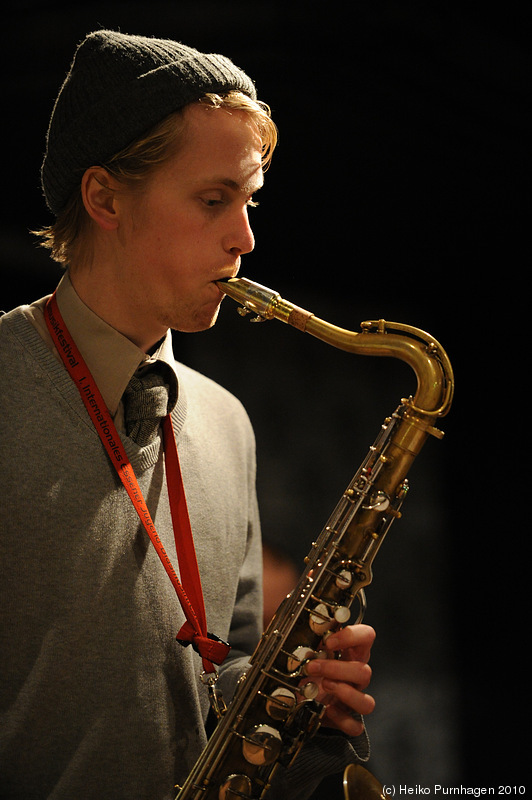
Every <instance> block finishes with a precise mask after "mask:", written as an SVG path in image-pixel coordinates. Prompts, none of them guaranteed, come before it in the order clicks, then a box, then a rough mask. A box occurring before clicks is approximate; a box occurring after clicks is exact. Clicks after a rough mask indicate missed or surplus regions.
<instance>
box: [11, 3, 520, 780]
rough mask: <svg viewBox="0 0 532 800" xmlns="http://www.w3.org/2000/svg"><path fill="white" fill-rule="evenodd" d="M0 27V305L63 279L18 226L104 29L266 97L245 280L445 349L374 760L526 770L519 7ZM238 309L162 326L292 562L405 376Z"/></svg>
mask: <svg viewBox="0 0 532 800" xmlns="http://www.w3.org/2000/svg"><path fill="white" fill-rule="evenodd" d="M525 6H526V4H524V3H523V9H524V7H525ZM4 19H5V20H6V17H5V12H4ZM6 22H7V24H6V25H5V27H4V36H3V42H2V48H1V49H2V54H3V59H4V61H5V63H4V67H3V75H4V88H3V104H2V105H3V108H2V121H3V125H2V136H3V148H2V155H3V158H2V175H1V177H2V187H3V207H2V211H3V213H2V216H1V218H0V239H1V242H2V251H3V257H2V270H3V273H2V276H3V282H2V293H1V298H0V300H1V306H2V308H4V309H7V308H10V307H12V306H14V305H17V304H19V303H24V302H31V301H32V300H34V299H36V298H37V297H39V296H41V295H43V294H46V293H48V292H49V291H51V290H52V289H53V287H54V285H55V283H56V282H57V279H58V276H59V270H58V269H57V267H55V266H54V265H53V264H51V263H50V262H49V261H48V257H47V255H46V254H45V253H44V252H42V251H40V250H39V249H38V248H37V247H36V245H35V242H34V241H33V240H32V237H31V236H30V235H29V233H28V231H29V230H30V229H32V228H36V227H40V226H42V225H45V224H47V223H48V222H49V221H50V218H49V216H48V212H47V210H46V208H45V205H44V201H43V200H42V198H41V194H40V186H39V168H40V163H41V159H42V154H43V147H44V134H45V130H46V127H47V123H48V119H49V115H50V112H51V108H52V105H53V101H54V99H55V96H56V94H57V91H58V89H59V86H60V84H61V82H62V80H63V78H64V75H65V73H66V71H67V69H68V66H69V64H70V61H71V58H72V55H73V53H74V49H75V46H76V45H77V43H78V42H79V41H80V40H81V39H82V38H83V37H84V35H85V34H86V33H88V32H89V31H90V30H94V29H96V28H99V27H110V28H117V29H121V30H122V31H124V32H127V33H139V34H144V35H156V36H163V37H169V38H175V39H179V40H181V41H183V42H185V43H186V44H189V45H192V46H195V47H198V49H200V50H208V51H213V52H221V53H224V54H225V55H228V56H229V57H231V58H232V59H233V60H234V61H235V62H236V63H237V64H238V65H239V66H241V67H242V68H244V69H245V70H246V71H247V72H248V74H250V75H251V76H252V78H253V79H254V80H255V81H256V83H257V87H258V92H259V96H260V97H261V98H262V99H264V100H266V101H267V102H268V103H269V104H270V105H271V107H272V109H273V115H274V118H275V120H276V122H277V124H278V126H279V129H280V144H279V148H278V151H277V152H276V155H275V157H274V162H273V166H272V168H271V171H270V172H269V173H268V175H267V179H266V186H265V188H264V189H263V190H262V191H261V193H260V195H259V198H258V199H259V201H260V208H259V209H257V210H256V211H254V212H252V213H253V222H254V230H255V233H256V238H257V247H256V250H255V252H254V253H253V254H252V255H250V256H247V257H246V258H245V261H244V265H243V271H244V273H245V274H246V275H248V276H249V277H251V278H252V279H254V280H256V281H258V282H260V283H263V284H266V285H267V286H270V287H271V288H273V289H275V290H277V291H279V292H280V293H281V294H282V296H284V297H285V298H286V299H288V300H291V301H292V302H294V303H297V304H298V305H301V306H303V307H306V308H309V309H311V310H313V311H314V312H315V313H316V314H317V315H318V316H320V317H323V318H325V319H327V320H329V321H331V322H334V323H336V324H338V325H342V326H344V327H347V328H351V329H353V330H357V329H358V328H359V323H360V322H361V321H362V320H365V319H374V318H380V317H384V318H387V319H391V320H397V321H400V322H406V323H409V324H411V325H415V326H417V327H419V328H423V329H426V330H428V331H430V332H431V333H432V334H433V335H434V336H435V337H436V338H437V339H439V340H440V341H441V342H442V344H443V345H444V347H445V348H446V350H447V351H448V353H449V356H450V358H451V360H452V362H453V366H454V369H455V374H456V397H455V403H454V406H453V409H452V411H451V414H450V415H449V416H448V417H447V418H446V419H445V420H443V421H442V423H441V427H442V428H443V429H444V430H445V432H446V435H445V438H444V440H443V441H442V442H438V441H437V440H436V439H434V440H431V441H429V442H428V444H427V445H426V449H425V450H424V451H423V453H422V454H421V455H420V457H419V458H418V460H417V461H416V464H415V465H414V468H413V470H412V473H411V480H410V483H411V487H412V488H411V491H410V493H409V497H408V500H407V503H406V505H405V508H404V515H403V519H402V520H401V521H400V522H398V523H396V525H395V526H394V527H393V528H392V530H391V532H390V534H389V537H388V539H387V541H386V542H385V544H384V546H383V548H382V550H381V551H380V553H379V556H378V558H377V560H376V562H375V565H374V567H375V568H374V573H375V577H374V583H373V584H372V586H371V587H370V589H369V591H368V600H369V609H368V612H367V615H366V621H367V622H369V623H371V624H373V625H375V627H376V628H377V631H378V638H377V643H376V645H375V648H374V655H373V658H372V664H373V668H374V681H373V684H372V690H373V693H374V694H375V696H376V698H377V710H376V711H375V714H374V715H373V717H372V719H370V720H368V725H369V728H370V733H371V737H372V741H373V753H374V755H373V757H372V762H371V764H372V768H373V770H374V772H375V773H377V774H378V776H379V777H380V779H381V780H382V781H383V782H385V783H388V784H396V785H397V786H399V784H400V783H402V784H405V785H408V786H409V787H415V786H416V785H418V784H419V785H422V786H430V787H431V788H432V787H433V785H434V784H437V783H439V784H443V785H447V786H459V785H460V784H461V783H462V784H463V785H469V786H485V787H494V788H495V790H497V788H498V785H499V784H501V783H502V784H505V785H512V786H513V785H515V784H517V785H519V784H524V785H526V782H527V776H526V775H525V768H526V766H527V765H526V763H525V761H524V759H525V741H524V737H525V736H526V733H525V731H526V729H527V727H528V715H529V703H528V700H529V691H528V675H527V674H526V673H525V669H524V662H525V659H526V654H525V653H524V652H523V646H524V643H525V641H526V639H527V638H528V636H527V635H528V633H529V630H530V625H529V621H528V620H529V603H528V596H527V593H526V592H525V589H524V586H525V581H526V579H527V572H528V570H527V558H528V555H527V553H528V549H527V546H526V541H527V534H528V533H529V529H530V523H529V521H528V519H529V511H528V501H527V496H528V492H527V484H526V483H525V480H526V475H527V473H526V472H525V470H524V453H526V440H525V435H524V433H523V431H524V430H525V429H526V419H527V414H526V408H525V402H526V399H527V383H528V382H527V373H528V363H529V359H528V358H526V356H525V336H526V333H527V332H528V330H527V329H528V325H527V322H528V319H527V312H528V303H527V300H528V297H527V283H526V277H527V273H528V269H529V264H530V250H529V248H528V239H529V235H530V234H529V227H530V226H529V218H530V207H529V202H528V200H529V167H530V134H531V127H532V126H531V124H530V123H531V119H530V82H529V77H530V50H529V42H530V30H529V27H528V25H527V18H526V15H525V13H523V12H522V10H521V8H520V7H519V6H517V5H514V4H512V3H504V4H501V3H494V4H491V5H490V6H489V7H486V6H484V4H473V3H468V2H457V3H427V2H415V1H414V0H410V1H408V0H407V1H406V2H397V3H393V2H381V0H364V2H355V3H350V4H346V3H343V4H338V3H334V2H332V3H327V4H324V3H312V2H307V3H306V4H304V5H303V4H301V5H300V4H299V3H297V2H295V3H290V2H287V3H268V2H256V3H255V2H233V1H230V2H204V1H203V0H196V2H179V0H174V2H150V3H146V4H143V3H134V2H123V3H120V2H114V3H113V2H107V3H80V4H77V5H75V6H73V5H72V4H63V3H44V2H42V3H39V2H20V3H17V5H16V10H12V11H9V12H8V13H7V20H6ZM235 311H236V306H235V305H234V304H233V303H232V301H230V300H226V301H225V303H224V306H223V308H222V313H221V318H220V321H219V323H218V324H217V326H216V327H215V329H214V330H212V331H209V332H206V333H203V334H198V335H194V336H190V335H181V336H176V351H177V355H178V357H179V358H181V359H182V360H184V361H186V362H187V363H189V364H191V365H192V366H194V367H196V368H198V369H200V370H201V371H204V372H206V373H207V374H209V375H211V376H212V377H213V378H215V379H216V380H218V381H219V382H220V383H222V384H223V385H225V386H227V387H228V388H229V389H231V390H232V391H234V392H235V393H236V394H237V395H238V396H239V397H240V398H241V399H242V400H243V402H244V403H245V405H246V407H247V409H248V411H249V414H250V416H251V419H252V421H253V423H254V426H255V429H256V434H257V441H258V452H259V495H260V501H261V506H262V518H263V527H264V535H265V538H266V539H267V540H268V541H269V542H271V543H273V544H275V545H277V546H282V547H284V548H285V549H286V550H287V552H288V554H289V555H290V556H291V557H292V558H294V559H295V560H296V561H297V563H298V566H299V565H301V559H302V558H303V557H304V555H306V553H307V551H308V549H309V547H310V543H311V541H312V540H313V539H314V538H316V536H317V534H318V533H319V530H320V529H321V527H322V526H323V524H324V523H325V522H326V520H327V517H328V516H329V513H330V511H331V510H332V508H333V506H334V505H335V504H336V502H337V500H338V498H339V496H340V494H341V492H342V490H343V488H345V485H346V484H347V483H348V481H349V480H350V478H351V476H352V474H353V473H354V472H355V469H356V467H357V466H358V464H359V463H360V461H361V460H362V457H363V456H364V455H365V454H366V451H367V448H368V446H369V445H370V444H371V443H372V441H373V439H374V438H375V436H376V434H377V431H378V427H379V425H380V423H381V421H382V419H383V417H384V416H386V415H387V414H389V413H390V412H391V411H393V409H394V408H395V406H396V405H397V404H398V402H399V399H400V397H402V396H404V395H405V394H409V393H410V392H411V391H413V390H414V388H415V386H414V384H413V375H412V374H411V373H410V372H409V370H408V368H407V367H405V366H404V365H402V364H400V363H399V362H397V361H390V360H388V359H363V358H357V357H353V356H348V355H345V354H343V353H340V352H339V351H336V350H334V349H332V348H329V347H327V346H325V345H323V344H322V343H321V342H317V341H316V340H314V339H312V338H311V337H308V336H302V335H300V334H299V333H298V332H296V331H294V330H292V329H288V328H286V327H285V326H283V325H282V324H280V323H277V322H271V323H267V324H263V325H251V326H250V325H249V324H247V323H245V322H244V321H242V320H241V319H240V318H239V317H238V315H236V313H235ZM301 566H302V565H301Z"/></svg>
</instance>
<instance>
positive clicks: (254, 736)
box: [242, 725, 282, 766]
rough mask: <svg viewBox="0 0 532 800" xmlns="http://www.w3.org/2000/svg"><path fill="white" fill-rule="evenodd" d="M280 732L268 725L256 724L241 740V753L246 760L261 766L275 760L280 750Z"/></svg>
mask: <svg viewBox="0 0 532 800" xmlns="http://www.w3.org/2000/svg"><path fill="white" fill-rule="evenodd" d="M281 746H282V739H281V734H280V733H279V731H278V730H276V729H275V728H272V727H271V726H270V725H256V726H255V727H254V728H253V730H252V731H250V732H249V733H248V734H247V735H246V736H245V737H244V740H243V742H242V754H243V756H244V758H245V759H246V761H247V762H249V763H250V764H256V765H257V766H263V765H264V764H273V763H274V761H277V759H278V758H279V754H280V752H281Z"/></svg>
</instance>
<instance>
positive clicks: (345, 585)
mask: <svg viewBox="0 0 532 800" xmlns="http://www.w3.org/2000/svg"><path fill="white" fill-rule="evenodd" d="M335 583H336V585H337V586H338V588H339V589H349V587H350V586H351V584H352V583H353V573H352V572H350V571H349V570H348V569H342V570H341V571H340V572H339V573H338V574H337V576H336V581H335Z"/></svg>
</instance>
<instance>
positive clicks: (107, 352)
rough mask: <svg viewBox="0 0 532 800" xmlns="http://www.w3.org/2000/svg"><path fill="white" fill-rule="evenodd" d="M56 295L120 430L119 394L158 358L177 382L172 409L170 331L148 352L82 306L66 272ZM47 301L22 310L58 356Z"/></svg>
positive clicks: (39, 301)
mask: <svg viewBox="0 0 532 800" xmlns="http://www.w3.org/2000/svg"><path fill="white" fill-rule="evenodd" d="M56 298H57V304H58V306H59V311H60V312H61V316H62V317H63V320H64V322H65V325H66V327H67V328H68V331H69V333H70V334H71V336H72V338H73V339H74V341H75V342H76V345H77V347H78V349H79V351H80V353H81V355H82V356H83V359H84V361H85V363H86V364H87V367H88V368H89V371H90V373H91V375H92V377H93V378H94V381H95V383H96V385H97V386H98V389H99V390H100V393H101V395H102V397H103V399H104V401H105V404H106V406H107V408H108V409H109V412H110V414H111V415H112V417H113V419H114V422H115V425H116V426H117V428H118V429H119V430H120V431H123V430H124V411H123V404H122V395H123V394H124V391H125V389H126V386H127V385H128V383H129V381H130V380H131V378H132V377H133V375H134V374H135V372H137V370H139V369H140V370H142V369H144V368H145V367H146V366H148V365H151V364H155V363H156V362H157V361H163V362H164V363H165V364H167V365H168V366H169V367H170V368H171V370H172V372H173V374H174V375H175V376H176V385H175V386H173V387H170V401H169V409H168V410H169V411H170V410H171V408H172V407H173V406H174V405H175V402H176V399H177V372H176V362H175V359H174V353H173V348H172V334H171V332H170V331H167V333H166V336H165V337H164V338H163V339H162V341H161V342H160V344H159V346H158V348H157V349H156V351H155V352H154V353H153V354H152V355H148V354H146V353H144V352H143V351H142V350H141V349H140V348H139V347H137V345H136V344H134V343H133V342H132V341H131V340H130V339H128V338H127V337H125V336H123V335H122V334H121V333H119V332H118V331H117V330H116V329H115V328H113V327H112V326H111V325H109V324H108V323H107V322H105V321H104V320H103V319H102V318H101V317H99V316H98V315H97V314H95V313H94V312H93V311H91V309H90V308H89V307H88V306H87V305H85V303H84V302H83V301H82V300H81V298H80V297H79V295H78V294H77V292H76V290H75V289H74V287H73V285H72V282H71V281H70V278H69V275H68V272H67V273H65V275H64V276H63V277H62V279H61V281H60V283H59V285H58V287H57V293H56ZM47 301H48V297H43V298H41V299H40V300H37V301H36V302H34V303H32V304H31V305H29V306H26V308H25V309H24V310H25V313H26V314H27V316H28V318H29V319H30V320H31V322H32V323H33V325H34V326H35V327H36V328H37V330H38V331H39V334H40V335H41V337H42V338H43V339H44V341H45V342H46V344H47V345H48V346H49V347H50V349H51V350H52V351H53V352H54V353H55V354H56V356H57V358H58V359H59V358H60V357H59V354H58V353H57V351H56V349H55V345H54V343H53V341H52V338H51V336H50V334H49V332H48V328H47V326H46V322H45V319H44V308H45V306H46V303H47Z"/></svg>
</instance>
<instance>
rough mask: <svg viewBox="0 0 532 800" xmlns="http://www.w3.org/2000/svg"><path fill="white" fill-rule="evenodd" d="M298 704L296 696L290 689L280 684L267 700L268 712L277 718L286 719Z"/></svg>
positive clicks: (273, 717)
mask: <svg viewBox="0 0 532 800" xmlns="http://www.w3.org/2000/svg"><path fill="white" fill-rule="evenodd" d="M295 704H296V696H295V694H294V693H293V692H291V691H290V689H287V688H285V687H284V686H278V687H277V689H274V690H273V692H272V693H271V694H270V695H269V697H268V698H267V700H266V704H265V705H266V713H267V714H268V716H269V717H271V718H272V719H275V720H284V719H286V718H287V716H288V715H289V713H290V711H292V709H293V708H294V706H295Z"/></svg>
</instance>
